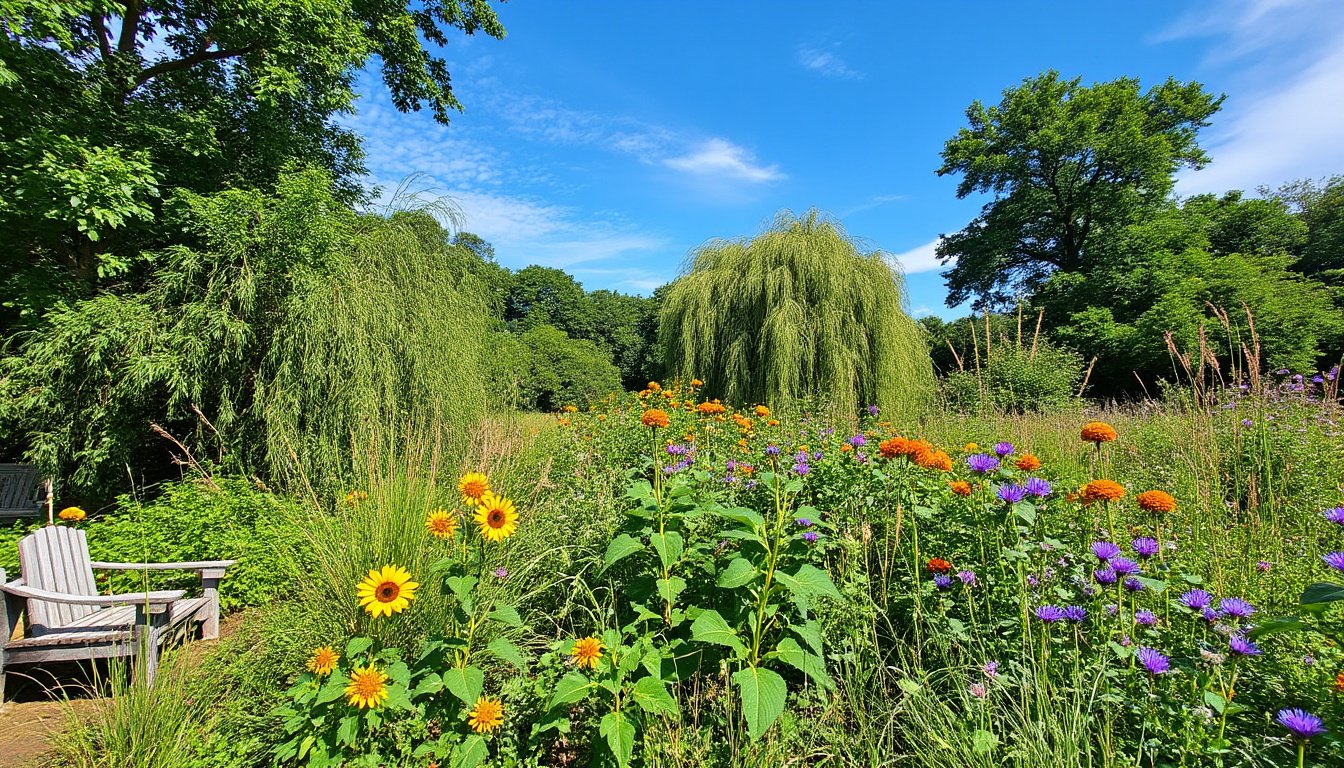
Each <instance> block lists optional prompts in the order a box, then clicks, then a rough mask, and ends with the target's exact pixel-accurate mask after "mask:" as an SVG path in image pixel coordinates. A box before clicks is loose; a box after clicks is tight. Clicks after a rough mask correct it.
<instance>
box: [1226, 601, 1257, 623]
mask: <svg viewBox="0 0 1344 768" xmlns="http://www.w3.org/2000/svg"><path fill="white" fill-rule="evenodd" d="M1218 612H1219V613H1221V614H1223V615H1224V616H1232V617H1234V618H1238V619H1248V618H1250V617H1251V615H1252V614H1254V613H1255V606H1253V605H1251V604H1250V603H1248V602H1246V601H1245V600H1242V599H1241V598H1240V597H1225V598H1223V599H1222V600H1220V601H1218Z"/></svg>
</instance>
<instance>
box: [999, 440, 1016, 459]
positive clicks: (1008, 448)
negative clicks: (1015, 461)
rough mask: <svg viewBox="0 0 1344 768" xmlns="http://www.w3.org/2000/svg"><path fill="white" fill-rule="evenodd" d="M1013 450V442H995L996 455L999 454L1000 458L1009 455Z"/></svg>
mask: <svg viewBox="0 0 1344 768" xmlns="http://www.w3.org/2000/svg"><path fill="white" fill-rule="evenodd" d="M1012 452H1013V444H1012V443H995V444H994V455H996V456H998V457H999V458H1003V457H1004V456H1007V455H1009V454H1011V453H1012Z"/></svg>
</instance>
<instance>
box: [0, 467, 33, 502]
mask: <svg viewBox="0 0 1344 768" xmlns="http://www.w3.org/2000/svg"><path fill="white" fill-rule="evenodd" d="M40 479H41V473H40V472H38V470H37V467H34V466H32V465H30V464H0V510H3V511H19V510H23V511H25V512H36V511H37V503H36V501H35V498H36V493H35V490H36V488H37V483H38V481H39V480H40Z"/></svg>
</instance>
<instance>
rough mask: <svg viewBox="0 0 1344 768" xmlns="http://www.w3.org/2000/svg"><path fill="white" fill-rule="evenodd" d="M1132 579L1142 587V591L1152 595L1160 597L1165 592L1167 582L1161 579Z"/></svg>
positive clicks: (1137, 577) (1144, 577)
mask: <svg viewBox="0 0 1344 768" xmlns="http://www.w3.org/2000/svg"><path fill="white" fill-rule="evenodd" d="M1134 578H1136V579H1138V580H1139V583H1140V584H1142V585H1143V588H1144V589H1146V590H1148V591H1149V592H1152V593H1153V594H1154V595H1160V594H1162V593H1163V592H1166V591H1167V582H1165V581H1163V580H1161V579H1152V578H1149V577H1147V576H1135V577H1134Z"/></svg>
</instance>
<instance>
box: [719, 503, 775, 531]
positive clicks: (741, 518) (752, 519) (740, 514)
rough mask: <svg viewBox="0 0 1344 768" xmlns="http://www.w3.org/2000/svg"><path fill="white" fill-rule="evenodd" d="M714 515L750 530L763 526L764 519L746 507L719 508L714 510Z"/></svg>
mask: <svg viewBox="0 0 1344 768" xmlns="http://www.w3.org/2000/svg"><path fill="white" fill-rule="evenodd" d="M714 513H715V514H717V515H719V516H720V517H726V518H728V519H729V520H732V521H733V522H735V523H741V524H742V525H745V526H747V527H748V528H751V529H752V530H755V529H756V528H758V527H759V526H762V525H765V518H763V517H761V516H760V514H759V513H758V512H756V511H755V510H753V509H747V508H746V507H720V508H718V509H715V510H714Z"/></svg>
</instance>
